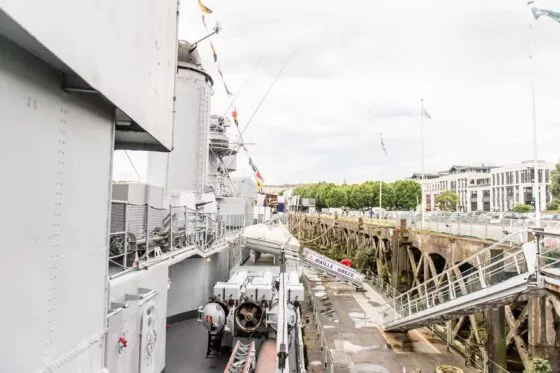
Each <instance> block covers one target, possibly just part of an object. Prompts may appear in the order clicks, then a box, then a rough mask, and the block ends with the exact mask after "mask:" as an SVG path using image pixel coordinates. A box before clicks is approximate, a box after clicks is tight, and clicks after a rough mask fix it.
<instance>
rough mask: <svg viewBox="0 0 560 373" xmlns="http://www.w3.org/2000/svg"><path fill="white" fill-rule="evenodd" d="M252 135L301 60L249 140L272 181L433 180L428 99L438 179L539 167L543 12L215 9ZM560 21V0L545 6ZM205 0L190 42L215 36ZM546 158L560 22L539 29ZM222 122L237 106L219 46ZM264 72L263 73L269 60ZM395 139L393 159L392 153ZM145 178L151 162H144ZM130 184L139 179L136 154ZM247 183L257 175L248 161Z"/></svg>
mask: <svg viewBox="0 0 560 373" xmlns="http://www.w3.org/2000/svg"><path fill="white" fill-rule="evenodd" d="M204 3H205V4H206V5H207V6H208V7H209V8H211V9H212V10H213V11H214V13H213V14H211V15H208V16H206V17H207V22H208V23H209V26H212V25H213V24H214V23H215V22H219V23H220V25H221V26H222V28H223V29H222V32H221V33H220V34H219V35H218V36H216V37H214V39H213V40H214V44H215V46H216V49H217V52H218V58H219V60H220V64H221V66H222V70H223V72H224V74H225V77H226V81H227V83H228V86H229V88H230V90H231V91H233V92H234V93H237V92H239V90H240V88H241V86H242V85H243V83H244V82H245V81H246V80H247V84H246V85H245V86H244V88H243V90H241V91H240V92H239V97H238V98H237V102H236V104H237V109H238V113H239V119H240V122H241V125H242V126H244V125H245V123H246V121H247V120H248V119H249V117H250V116H251V114H252V112H253V111H254V110H255V107H256V106H257V104H258V102H259V100H260V99H261V98H262V97H263V95H264V93H265V92H266V90H267V89H268V88H269V86H270V84H271V82H272V80H273V79H274V77H275V76H276V74H277V73H278V71H279V70H280V69H281V68H282V66H283V65H284V64H285V62H286V60H287V59H288V56H289V55H290V54H291V53H292V51H293V50H294V49H295V50H296V51H295V54H294V56H293V58H292V60H291V62H290V63H289V65H288V66H287V68H286V70H285V71H284V74H283V75H282V76H281V78H280V79H279V80H278V82H277V84H276V85H275V86H274V88H273V89H272V91H271V93H270V94H269V96H268V98H267V99H266V101H265V102H264V104H263V106H262V107H261V109H260V111H259V112H258V113H257V114H256V116H255V118H254V119H253V122H252V123H251V125H250V126H249V128H248V130H247V132H246V135H245V140H246V142H249V143H255V145H252V146H249V150H250V154H251V156H252V158H253V160H254V162H255V163H256V165H257V166H258V167H259V169H260V170H261V173H262V174H263V177H264V179H265V183H266V184H277V183H294V182H313V181H323V180H325V181H332V182H337V183H341V182H342V181H343V180H344V179H346V180H347V181H348V183H354V182H361V181H364V180H376V179H382V180H386V181H391V180H395V179H399V178H405V177H408V176H410V175H411V174H412V173H413V172H419V171H420V164H421V163H420V159H421V157H420V149H421V147H420V99H421V98H423V99H424V102H425V107H426V110H427V111H428V113H429V114H430V115H431V116H432V118H433V119H432V120H426V121H425V122H424V125H425V142H424V144H425V171H426V172H433V171H437V170H442V169H446V168H448V167H449V166H451V165H452V164H473V163H486V164H503V165H505V164H511V163H518V162H520V161H523V160H528V159H532V156H533V146H532V124H531V123H532V121H531V71H532V67H531V63H530V60H529V58H528V56H529V45H530V40H531V33H530V28H529V26H530V24H531V20H532V15H531V13H530V11H529V8H528V6H527V4H526V1H524V0H492V1H488V0H461V1H459V0H437V1H429V0H399V1H394V0H353V1H334V0H306V1H301V0H297V1H296V0H283V1H262V0H260V1H259V0H235V1H233V0H227V1H226V0H204ZM536 5H537V6H538V7H541V8H545V9H551V10H557V11H560V1H559V0H556V1H553V0H549V1H544V0H543V1H537V2H536ZM200 15H201V13H200V10H199V8H198V5H197V2H196V1H195V0H188V1H187V0H183V1H182V7H181V19H180V31H179V36H180V38H181V39H186V40H191V41H192V40H194V39H197V38H199V37H201V36H202V35H204V33H205V31H204V28H203V25H202V22H201V19H200ZM534 36H535V54H534V55H535V59H534V60H535V71H536V74H535V75H536V102H537V123H538V129H539V130H538V131H539V136H538V142H539V158H540V159H546V160H547V161H551V162H557V161H558V160H559V158H560V152H559V151H558V149H559V148H560V147H559V143H560V114H559V113H560V110H559V108H560V74H559V72H560V71H559V70H560V23H556V22H554V21H553V20H551V19H550V18H546V17H542V18H540V19H539V21H538V23H537V24H536V28H535V33H534ZM199 52H200V54H201V57H202V59H203V63H204V66H205V67H206V69H207V70H208V71H209V72H210V73H211V74H212V75H213V76H214V77H215V82H216V84H215V86H214V95H213V100H212V112H216V113H220V114H223V112H224V110H225V109H226V108H227V106H228V100H227V96H226V94H225V92H224V89H223V87H222V85H221V83H220V79H219V76H218V75H217V73H216V66H215V64H214V63H213V61H212V58H211V52H210V47H209V45H207V44H202V43H201V45H200V46H199ZM259 62H260V63H259ZM381 132H382V133H383V138H384V142H385V145H386V148H387V153H388V154H387V156H385V155H384V153H383V152H382V150H381V146H380V133H381ZM132 156H133V159H134V163H135V165H136V166H137V168H138V169H139V170H140V173H141V174H142V175H143V173H145V171H142V170H143V169H144V168H145V162H144V161H143V157H142V156H141V155H138V154H132ZM116 158H117V159H116V166H115V169H116V177H117V178H120V179H122V178H125V179H126V178H133V177H132V176H131V175H133V173H131V167H130V164H129V162H128V161H127V160H126V159H125V158H124V156H123V154H119V155H117V157H116ZM239 164H240V171H239V172H238V174H247V175H249V174H250V170H249V167H248V166H247V159H246V157H245V156H244V155H242V156H241V157H240V159H239Z"/></svg>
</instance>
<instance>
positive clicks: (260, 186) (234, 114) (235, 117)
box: [198, 0, 264, 192]
mask: <svg viewBox="0 0 560 373" xmlns="http://www.w3.org/2000/svg"><path fill="white" fill-rule="evenodd" d="M198 5H199V7H200V11H201V12H202V17H201V18H202V24H203V25H204V28H205V29H206V31H207V32H208V33H210V30H209V28H208V25H207V24H206V17H205V14H212V13H213V11H212V10H211V9H210V8H208V7H207V6H206V5H204V4H203V3H202V0H198ZM210 49H211V51H212V58H213V60H214V63H215V64H216V67H217V69H218V74H219V75H220V79H221V81H222V84H223V86H224V89H225V91H226V94H227V97H228V99H229V101H230V108H231V118H232V119H233V123H234V124H235V128H236V130H237V133H238V135H239V142H240V143H239V147H240V148H241V149H243V150H244V151H245V153H246V154H247V157H248V158H249V166H250V167H251V170H252V171H253V173H254V175H255V181H256V183H257V190H258V191H259V192H262V189H263V183H264V179H263V177H262V174H261V173H260V171H259V169H258V168H257V166H256V165H255V163H254V162H253V159H252V158H251V156H250V155H249V151H248V150H247V147H246V146H245V143H244V140H243V132H242V131H241V130H240V129H239V115H238V113H237V108H236V107H235V105H234V97H233V93H232V92H231V91H230V90H229V88H228V86H227V84H226V80H225V77H224V73H223V71H222V68H221V66H220V62H219V61H218V53H217V52H216V47H215V46H214V43H213V42H212V38H210ZM259 63H260V62H259ZM246 128H247V126H245V129H246Z"/></svg>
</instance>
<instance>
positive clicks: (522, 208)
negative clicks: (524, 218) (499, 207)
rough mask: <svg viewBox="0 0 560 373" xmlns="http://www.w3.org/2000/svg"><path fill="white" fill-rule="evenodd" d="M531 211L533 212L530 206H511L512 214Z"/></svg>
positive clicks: (520, 204) (521, 204)
mask: <svg viewBox="0 0 560 373" xmlns="http://www.w3.org/2000/svg"><path fill="white" fill-rule="evenodd" d="M531 210H533V208H532V207H531V206H529V205H525V204H523V203H519V204H517V205H515V206H513V208H512V209H511V211H513V212H531Z"/></svg>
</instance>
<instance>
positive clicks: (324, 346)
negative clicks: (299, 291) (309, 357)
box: [305, 279, 334, 373]
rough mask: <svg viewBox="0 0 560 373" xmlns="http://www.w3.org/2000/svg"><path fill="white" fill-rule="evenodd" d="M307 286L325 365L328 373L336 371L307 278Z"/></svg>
mask: <svg viewBox="0 0 560 373" xmlns="http://www.w3.org/2000/svg"><path fill="white" fill-rule="evenodd" d="M305 286H306V288H307V293H308V294H309V304H310V305H311V307H312V308H313V319H314V321H315V329H316V330H317V337H318V338H319V344H320V346H321V352H322V353H323V366H324V368H325V369H326V370H327V372H328V373H333V372H334V359H333V356H332V353H331V350H330V349H329V345H328V343H327V339H326V337H325V333H324V328H323V324H322V323H321V315H320V314H319V310H318V307H317V300H316V299H315V295H314V294H313V291H312V290H311V289H310V286H309V282H308V281H307V279H306V280H305Z"/></svg>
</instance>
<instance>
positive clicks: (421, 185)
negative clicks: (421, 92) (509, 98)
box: [420, 98, 425, 230]
mask: <svg viewBox="0 0 560 373" xmlns="http://www.w3.org/2000/svg"><path fill="white" fill-rule="evenodd" d="M420 147H421V157H422V182H421V184H420V190H421V193H422V199H421V204H420V205H421V207H420V208H421V212H420V214H421V224H420V229H422V230H424V210H425V205H424V203H425V202H424V200H425V198H424V99H423V98H422V99H420Z"/></svg>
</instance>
